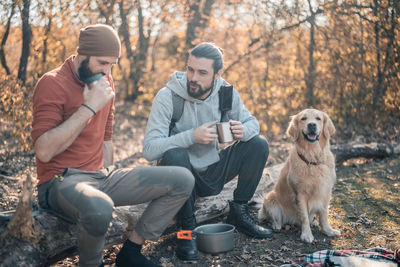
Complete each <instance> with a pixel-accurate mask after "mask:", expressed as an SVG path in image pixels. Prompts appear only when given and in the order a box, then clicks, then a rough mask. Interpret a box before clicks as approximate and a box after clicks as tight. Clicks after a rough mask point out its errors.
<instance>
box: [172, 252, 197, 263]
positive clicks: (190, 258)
mask: <svg viewBox="0 0 400 267" xmlns="http://www.w3.org/2000/svg"><path fill="white" fill-rule="evenodd" d="M176 256H177V257H178V259H180V260H181V261H196V260H198V259H199V255H197V256H194V257H187V256H184V255H182V254H180V253H178V252H176Z"/></svg>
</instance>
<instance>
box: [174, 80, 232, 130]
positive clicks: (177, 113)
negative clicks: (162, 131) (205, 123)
mask: <svg viewBox="0 0 400 267" xmlns="http://www.w3.org/2000/svg"><path fill="white" fill-rule="evenodd" d="M232 92H233V86H232V85H229V84H228V85H221V88H220V89H219V92H218V96H219V110H220V111H221V120H220V122H224V121H228V118H227V116H226V114H227V112H228V111H229V110H231V109H232ZM172 104H173V112H172V118H171V123H170V124H169V132H168V136H170V135H171V132H172V129H174V127H175V124H176V122H177V121H179V120H180V118H181V116H182V113H183V107H184V105H185V99H183V98H182V97H180V96H179V95H178V94H176V93H175V92H173V91H172Z"/></svg>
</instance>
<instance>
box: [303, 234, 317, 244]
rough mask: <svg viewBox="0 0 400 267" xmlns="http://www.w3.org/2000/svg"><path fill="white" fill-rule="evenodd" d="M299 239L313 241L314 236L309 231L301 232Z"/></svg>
mask: <svg viewBox="0 0 400 267" xmlns="http://www.w3.org/2000/svg"><path fill="white" fill-rule="evenodd" d="M300 239H301V240H302V241H304V242H307V243H312V242H313V241H314V236H313V235H312V234H311V233H301V236H300Z"/></svg>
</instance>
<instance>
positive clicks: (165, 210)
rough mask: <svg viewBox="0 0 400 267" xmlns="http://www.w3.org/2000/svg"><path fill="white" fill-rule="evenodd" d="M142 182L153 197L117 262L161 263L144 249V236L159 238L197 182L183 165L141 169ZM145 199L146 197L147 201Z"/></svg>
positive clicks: (135, 264)
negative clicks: (147, 256)
mask: <svg viewBox="0 0 400 267" xmlns="http://www.w3.org/2000/svg"><path fill="white" fill-rule="evenodd" d="M140 180H141V183H140V184H139V186H140V187H141V189H142V190H143V191H142V192H147V194H146V195H147V196H149V197H151V198H152V199H150V200H151V202H150V204H149V205H148V207H147V208H146V210H145V211H144V212H143V214H142V216H141V218H140V219H139V221H138V223H137V224H136V226H135V230H134V231H133V232H132V234H131V235H130V237H129V239H128V240H127V241H126V242H125V243H124V245H123V247H122V249H121V251H120V252H119V253H118V255H117V260H116V265H117V266H119V267H120V266H121V267H124V266H130V267H131V266H158V265H155V264H154V263H152V262H150V261H149V260H148V259H147V258H146V257H144V256H143V255H142V254H141V253H140V250H141V247H142V244H143V243H144V241H145V240H151V241H157V240H158V238H159V237H160V236H161V234H162V233H163V231H164V230H165V229H166V228H167V226H168V224H169V223H170V222H171V221H172V219H173V218H174V216H175V215H176V213H177V212H178V211H179V209H180V208H181V207H182V205H183V204H184V203H185V201H186V200H187V198H188V197H189V196H190V193H191V192H192V189H193V186H194V177H193V175H192V173H191V172H190V171H189V170H187V169H185V168H182V167H172V166H168V167H167V166H166V167H149V168H144V169H141V179H140ZM145 202H146V201H145Z"/></svg>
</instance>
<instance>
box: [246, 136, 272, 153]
mask: <svg viewBox="0 0 400 267" xmlns="http://www.w3.org/2000/svg"><path fill="white" fill-rule="evenodd" d="M248 143H249V145H250V146H251V151H254V152H255V153H257V154H258V153H260V154H262V155H265V156H266V157H268V155H269V144H268V141H267V139H265V138H264V137H261V136H259V135H256V136H254V137H253V138H252V139H250V140H249V142H248ZM260 154H258V155H260Z"/></svg>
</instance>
